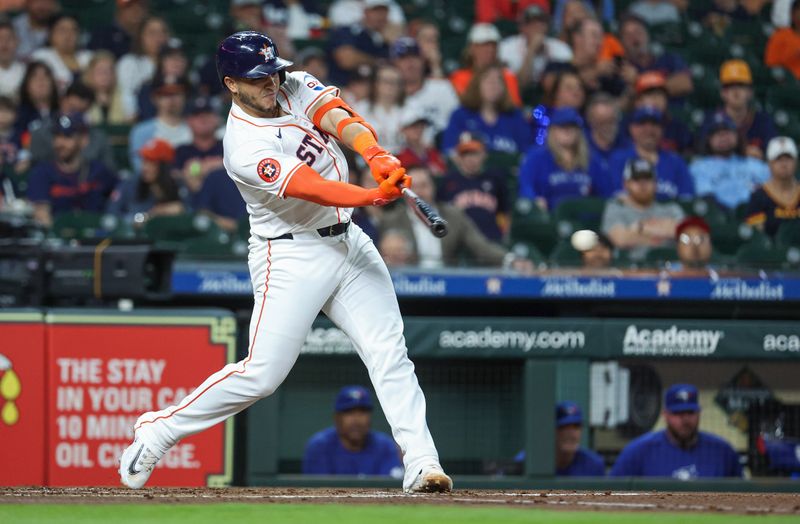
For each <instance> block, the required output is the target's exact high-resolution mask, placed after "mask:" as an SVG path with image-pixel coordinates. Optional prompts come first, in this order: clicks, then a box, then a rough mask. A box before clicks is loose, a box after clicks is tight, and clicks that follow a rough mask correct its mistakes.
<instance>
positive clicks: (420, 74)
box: [391, 37, 459, 139]
mask: <svg viewBox="0 0 800 524" xmlns="http://www.w3.org/2000/svg"><path fill="white" fill-rule="evenodd" d="M391 58H392V63H393V64H394V65H395V66H396V67H397V69H398V70H399V71H400V75H401V76H402V77H403V89H404V90H405V103H404V104H403V112H404V113H406V112H408V113H413V114H419V113H422V114H424V115H425V116H426V117H427V118H428V120H429V121H430V123H431V127H430V133H428V134H426V137H427V138H429V139H432V138H433V136H434V135H436V134H439V133H441V132H442V131H444V130H445V128H446V127H447V124H448V123H449V122H450V115H451V114H452V113H453V111H455V110H456V108H457V107H458V105H459V102H458V96H457V95H456V92H455V90H454V89H453V85H452V84H451V83H450V81H449V80H446V79H444V78H435V77H431V76H428V75H427V73H426V70H425V67H426V59H425V57H424V56H423V55H422V50H421V48H420V46H419V45H418V44H417V42H416V40H414V39H413V38H411V37H401V38H398V39H397V41H395V43H394V44H393V45H392V52H391Z"/></svg>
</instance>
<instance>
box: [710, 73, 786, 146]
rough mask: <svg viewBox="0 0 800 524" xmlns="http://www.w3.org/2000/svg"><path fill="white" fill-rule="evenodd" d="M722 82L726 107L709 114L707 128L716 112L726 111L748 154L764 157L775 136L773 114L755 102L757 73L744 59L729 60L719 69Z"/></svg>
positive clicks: (723, 99)
mask: <svg viewBox="0 0 800 524" xmlns="http://www.w3.org/2000/svg"><path fill="white" fill-rule="evenodd" d="M719 80H720V83H721V84H722V88H721V89H720V97H721V98H722V107H721V108H719V109H718V110H717V111H715V112H714V113H709V114H708V115H707V116H706V120H705V123H704V125H703V130H705V128H706V127H707V126H708V125H709V124H710V123H711V122H712V121H713V118H714V114H715V113H725V114H726V115H727V116H728V117H729V118H730V119H731V120H733V122H734V123H735V124H736V129H737V130H738V132H739V135H740V136H741V138H742V141H743V143H744V146H745V153H746V154H747V156H752V157H755V158H759V159H763V158H764V149H765V148H766V147H767V142H769V141H770V140H771V139H772V138H773V137H774V136H775V134H776V133H775V124H774V123H773V121H772V117H771V116H770V115H768V114H767V113H765V112H763V111H759V110H757V109H756V108H755V106H754V105H753V75H752V73H751V72H750V66H749V65H747V62H745V61H744V60H738V59H736V60H728V61H726V62H724V63H723V64H722V66H721V67H720V70H719Z"/></svg>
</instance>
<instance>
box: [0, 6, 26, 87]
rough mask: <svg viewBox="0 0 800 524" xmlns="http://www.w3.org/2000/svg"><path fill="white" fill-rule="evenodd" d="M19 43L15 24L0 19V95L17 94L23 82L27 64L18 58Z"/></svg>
mask: <svg viewBox="0 0 800 524" xmlns="http://www.w3.org/2000/svg"><path fill="white" fill-rule="evenodd" d="M18 45H19V38H17V33H16V32H15V31H14V26H13V24H12V23H11V22H9V21H8V20H5V19H0V78H2V79H3V81H2V82H0V96H16V95H17V93H18V92H19V86H20V85H21V84H22V77H23V76H24V75H25V64H24V63H23V62H22V60H19V59H18V58H17V47H18Z"/></svg>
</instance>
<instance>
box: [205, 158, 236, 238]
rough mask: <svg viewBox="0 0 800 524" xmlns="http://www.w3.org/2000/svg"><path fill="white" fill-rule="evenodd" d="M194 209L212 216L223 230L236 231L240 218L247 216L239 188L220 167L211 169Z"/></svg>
mask: <svg viewBox="0 0 800 524" xmlns="http://www.w3.org/2000/svg"><path fill="white" fill-rule="evenodd" d="M193 204H194V209H195V211H197V212H198V213H203V214H206V215H208V216H210V217H211V219H212V220H213V221H214V223H216V224H217V225H218V226H219V227H220V228H221V229H222V230H224V231H227V232H228V233H234V232H235V231H236V229H237V228H238V226H239V220H241V219H242V218H244V217H246V216H247V207H246V206H245V203H244V200H242V195H241V194H240V193H239V189H238V188H237V187H236V184H235V183H234V182H233V180H232V179H231V177H229V176H228V172H227V171H226V170H225V169H224V168H222V167H220V168H219V169H215V170H214V171H211V172H210V173H209V174H208V176H206V177H205V180H204V181H203V187H201V188H200V192H199V193H197V196H196V197H195V199H194V202H193Z"/></svg>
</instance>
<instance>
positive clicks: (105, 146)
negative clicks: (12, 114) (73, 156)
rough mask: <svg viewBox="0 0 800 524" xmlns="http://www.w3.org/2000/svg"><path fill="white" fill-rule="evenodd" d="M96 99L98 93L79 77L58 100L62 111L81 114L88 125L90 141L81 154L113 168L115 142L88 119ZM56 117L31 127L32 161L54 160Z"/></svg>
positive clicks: (30, 145)
mask: <svg viewBox="0 0 800 524" xmlns="http://www.w3.org/2000/svg"><path fill="white" fill-rule="evenodd" d="M92 102H94V93H93V92H92V90H91V89H89V88H88V87H86V86H85V85H84V84H82V83H81V82H80V81H75V82H73V83H72V85H70V86H69V87H68V88H67V91H66V93H64V96H62V97H61V99H60V100H59V101H58V107H59V113H60V114H67V115H80V118H81V120H82V121H83V122H85V123H86V125H87V126H88V136H89V142H88V143H87V145H86V147H85V148H84V149H83V150H82V151H81V155H82V156H83V158H84V159H86V160H88V161H92V160H98V161H100V162H102V163H104V164H105V165H106V166H108V167H109V168H112V169H113V168H114V167H115V166H114V155H113V152H112V151H111V144H109V142H108V137H107V136H106V133H105V131H103V130H102V129H100V128H98V127H93V126H90V125H89V124H88V122H87V120H86V112H87V111H88V110H89V108H90V107H91V106H92ZM54 118H56V117H53V118H50V117H48V118H43V119H41V120H40V121H38V122H36V123H35V124H33V125H31V127H30V137H29V144H28V150H29V151H30V154H31V161H32V162H33V163H34V164H35V163H38V162H42V161H45V160H46V161H51V160H53V159H54V158H55V152H54V150H53V125H54Z"/></svg>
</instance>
